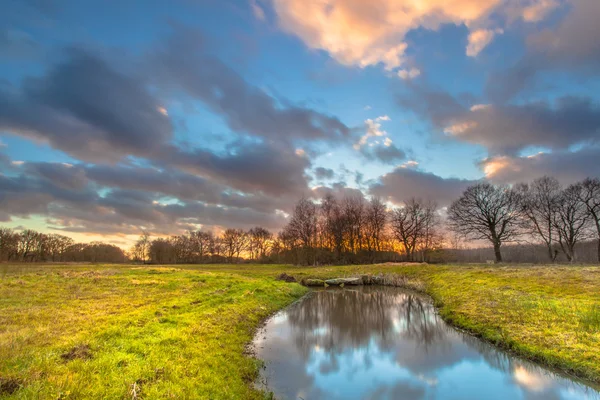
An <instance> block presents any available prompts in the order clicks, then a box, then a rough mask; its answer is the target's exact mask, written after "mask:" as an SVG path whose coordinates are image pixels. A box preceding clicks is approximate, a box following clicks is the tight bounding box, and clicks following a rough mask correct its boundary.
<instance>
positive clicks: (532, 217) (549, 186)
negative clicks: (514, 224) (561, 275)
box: [517, 176, 562, 262]
mask: <svg viewBox="0 0 600 400" xmlns="http://www.w3.org/2000/svg"><path fill="white" fill-rule="evenodd" d="M517 190H519V191H520V194H521V196H520V199H521V209H522V211H523V215H524V216H525V219H526V223H527V227H528V228H529V232H530V233H531V234H532V235H533V236H536V237H539V238H540V239H541V240H542V242H543V243H544V244H545V245H546V248H547V249H548V258H550V261H552V262H554V261H555V260H556V256H557V255H558V250H556V249H555V248H554V243H555V241H556V218H557V212H558V207H559V205H560V204H559V203H560V198H561V192H562V188H561V187H560V184H559V183H558V181H557V180H556V179H555V178H551V177H549V176H544V177H542V178H538V179H536V180H534V181H533V182H532V183H531V184H526V183H525V184H520V185H518V186H517Z"/></svg>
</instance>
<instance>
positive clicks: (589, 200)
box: [579, 178, 600, 262]
mask: <svg viewBox="0 0 600 400" xmlns="http://www.w3.org/2000/svg"><path fill="white" fill-rule="evenodd" d="M579 195H580V199H581V201H582V202H583V203H584V204H585V206H586V208H587V211H588V213H589V216H590V218H591V220H592V223H593V224H594V226H595V227H596V239H597V241H598V262H600V179H598V178H593V179H592V178H587V179H585V180H584V181H583V182H582V183H581V191H580V192H579Z"/></svg>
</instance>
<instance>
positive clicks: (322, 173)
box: [315, 167, 335, 180]
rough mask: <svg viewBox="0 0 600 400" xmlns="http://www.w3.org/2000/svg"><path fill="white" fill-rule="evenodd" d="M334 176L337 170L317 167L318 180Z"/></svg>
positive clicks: (316, 176) (316, 175)
mask: <svg viewBox="0 0 600 400" xmlns="http://www.w3.org/2000/svg"><path fill="white" fill-rule="evenodd" d="M334 177H335V171H334V170H332V169H330V168H323V167H317V168H315V178H317V179H318V180H325V179H333V178H334Z"/></svg>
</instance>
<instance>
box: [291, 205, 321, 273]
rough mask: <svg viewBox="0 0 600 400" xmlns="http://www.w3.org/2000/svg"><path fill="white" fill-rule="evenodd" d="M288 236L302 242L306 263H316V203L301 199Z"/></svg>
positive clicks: (292, 218) (295, 210) (295, 209)
mask: <svg viewBox="0 0 600 400" xmlns="http://www.w3.org/2000/svg"><path fill="white" fill-rule="evenodd" d="M287 234H288V235H291V236H292V237H293V238H296V239H297V240H298V241H299V242H300V244H301V246H302V249H303V253H304V258H305V261H306V263H307V264H311V263H315V262H316V259H315V245H316V243H317V206H316V205H315V203H313V202H312V201H310V200H308V199H306V198H302V199H300V201H299V202H298V203H297V204H296V207H295V208H294V214H293V215H292V217H291V219H290V222H289V224H288V230H287Z"/></svg>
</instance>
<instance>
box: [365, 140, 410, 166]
mask: <svg viewBox="0 0 600 400" xmlns="http://www.w3.org/2000/svg"><path fill="white" fill-rule="evenodd" d="M386 140H387V141H386V142H385V143H384V145H383V146H381V145H375V146H373V147H371V146H369V147H363V148H362V149H361V154H362V155H363V156H364V157H365V158H367V159H368V160H371V161H378V162H380V163H383V164H398V162H400V161H402V160H404V159H405V158H406V153H405V152H404V151H403V150H402V149H399V148H398V147H396V145H394V144H393V143H392V141H391V140H390V139H389V138H386Z"/></svg>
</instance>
